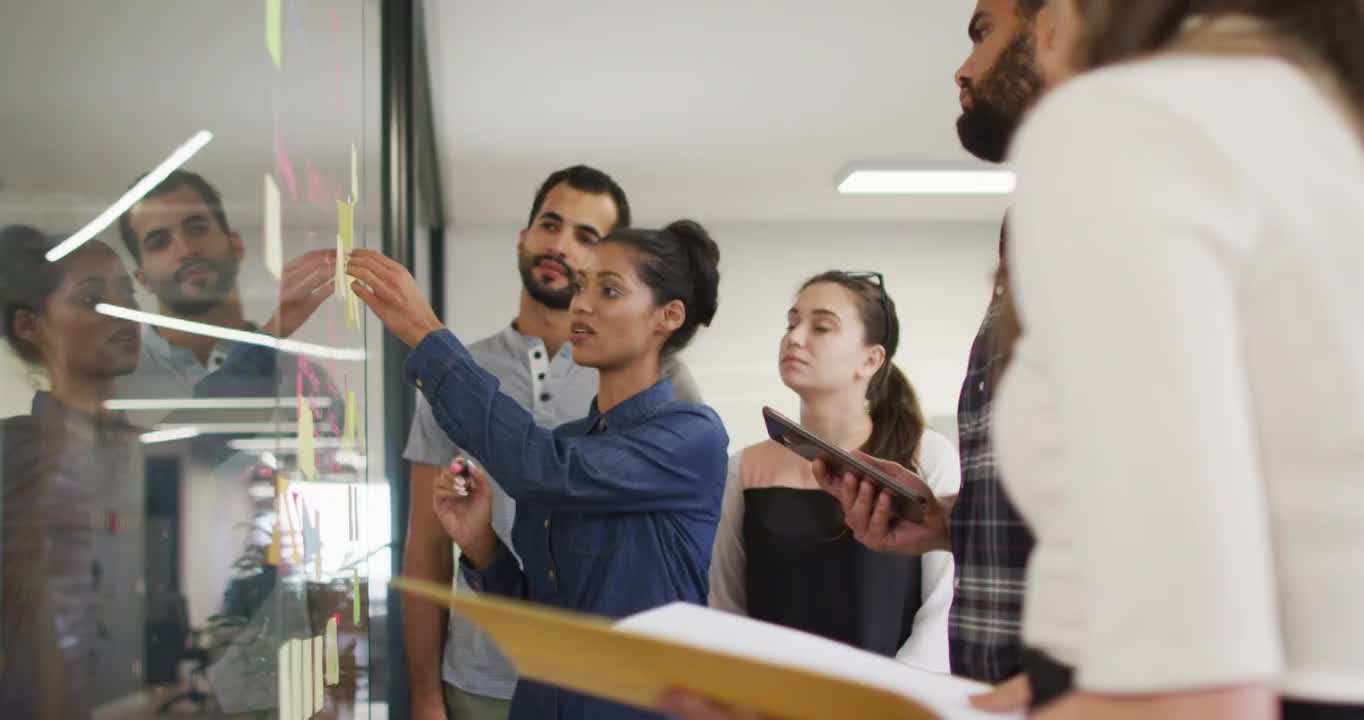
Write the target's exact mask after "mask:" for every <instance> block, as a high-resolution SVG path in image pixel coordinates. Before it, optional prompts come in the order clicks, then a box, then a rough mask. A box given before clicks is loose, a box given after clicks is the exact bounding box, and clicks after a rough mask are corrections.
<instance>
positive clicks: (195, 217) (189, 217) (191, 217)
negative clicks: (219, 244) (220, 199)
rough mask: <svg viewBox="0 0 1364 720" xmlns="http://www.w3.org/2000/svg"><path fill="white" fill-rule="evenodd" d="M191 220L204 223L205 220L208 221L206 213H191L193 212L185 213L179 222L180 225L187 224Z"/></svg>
mask: <svg viewBox="0 0 1364 720" xmlns="http://www.w3.org/2000/svg"><path fill="white" fill-rule="evenodd" d="M192 222H205V223H206V222H208V215H205V214H204V213H193V214H191V215H186V216H185V217H184V219H182V220H181V221H180V224H181V225H188V224H190V223H192Z"/></svg>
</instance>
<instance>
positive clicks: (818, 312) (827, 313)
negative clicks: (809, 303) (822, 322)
mask: <svg viewBox="0 0 1364 720" xmlns="http://www.w3.org/2000/svg"><path fill="white" fill-rule="evenodd" d="M810 314H811V315H823V316H824V317H831V318H833V319H835V320H838V321H839V322H842V321H843V318H841V317H839V316H838V313H836V312H834V311H833V310H815V311H814V312H812V313H810Z"/></svg>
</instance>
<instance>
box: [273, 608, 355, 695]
mask: <svg viewBox="0 0 1364 720" xmlns="http://www.w3.org/2000/svg"><path fill="white" fill-rule="evenodd" d="M278 667H279V672H278V673H277V675H278V680H279V717H280V720H309V718H312V717H313V716H315V715H317V714H318V713H320V712H322V710H323V709H324V708H325V707H326V688H328V687H335V686H336V685H340V684H341V657H340V647H339V638H338V633H337V626H336V618H335V617H333V618H331V619H330V620H328V621H327V629H326V632H325V633H324V634H322V635H317V636H314V637H311V638H306V639H302V640H299V639H295V640H287V641H285V642H284V644H282V645H280V647H279V666H278Z"/></svg>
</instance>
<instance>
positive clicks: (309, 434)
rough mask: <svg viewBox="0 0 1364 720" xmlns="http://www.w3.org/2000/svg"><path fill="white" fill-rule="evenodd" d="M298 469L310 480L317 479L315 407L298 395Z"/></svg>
mask: <svg viewBox="0 0 1364 720" xmlns="http://www.w3.org/2000/svg"><path fill="white" fill-rule="evenodd" d="M298 471H299V472H300V473H302V474H303V477H305V478H307V479H309V480H316V479H317V458H316V457H315V456H314V455H313V409H312V408H311V407H309V406H308V402H307V401H306V400H304V399H303V396H302V395H299V396H298Z"/></svg>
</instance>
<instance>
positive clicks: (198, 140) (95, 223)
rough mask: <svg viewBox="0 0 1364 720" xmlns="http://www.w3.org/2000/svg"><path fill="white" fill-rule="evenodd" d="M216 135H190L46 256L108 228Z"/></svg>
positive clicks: (62, 253) (63, 252) (53, 258)
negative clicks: (120, 195) (115, 199)
mask: <svg viewBox="0 0 1364 720" xmlns="http://www.w3.org/2000/svg"><path fill="white" fill-rule="evenodd" d="M212 139H213V133H211V132H209V131H207V130H200V131H199V132H197V133H195V134H194V137H192V138H190V139H189V141H188V142H186V143H185V144H184V145H181V146H180V147H179V148H177V149H176V151H175V152H173V153H171V154H170V157H168V158H166V159H165V160H163V161H161V164H160V165H157V166H156V168H154V169H153V170H152V171H151V172H149V173H147V176H146V177H144V178H142V179H141V180H139V181H138V182H137V184H136V185H134V186H132V187H131V188H128V192H126V193H123V197H121V198H119V199H118V202H116V203H114V204H113V205H110V206H109V207H108V208H107V209H106V210H105V211H104V212H102V213H100V214H99V217H97V218H95V219H94V220H91V221H90V222H89V224H87V225H86V226H85V227H83V228H81V229H80V231H79V232H77V233H76V234H75V235H72V236H71V237H69V238H67V239H65V240H63V241H62V242H61V244H60V245H58V246H57V247H54V248H52V249H51V250H48V251H47V256H46V257H47V260H48V262H57V261H58V260H61V259H62V258H64V257H66V256H67V255H69V254H71V251H73V250H75V249H76V248H78V247H80V246H82V245H84V244H85V243H87V242H89V241H90V238H93V237H94V236H96V235H98V234H99V233H100V232H101V231H103V230H104V228H107V227H109V225H110V224H111V223H113V222H114V221H115V220H117V219H118V218H119V216H120V215H122V214H123V213H125V212H128V209H129V208H131V207H132V206H133V205H136V204H137V201H138V200H141V199H142V197H143V196H144V195H146V194H147V193H149V192H151V191H152V188H154V187H156V186H157V185H160V184H161V181H162V180H165V179H166V176H167V175H170V174H171V173H172V172H175V169H176V168H178V167H180V166H181V165H184V164H185V161H187V160H189V159H190V158H191V157H193V156H194V153H197V152H199V150H200V148H202V147H203V146H205V145H207V144H208V141H210V140H212Z"/></svg>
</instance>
